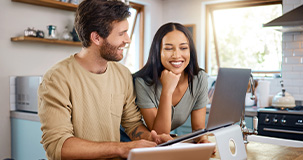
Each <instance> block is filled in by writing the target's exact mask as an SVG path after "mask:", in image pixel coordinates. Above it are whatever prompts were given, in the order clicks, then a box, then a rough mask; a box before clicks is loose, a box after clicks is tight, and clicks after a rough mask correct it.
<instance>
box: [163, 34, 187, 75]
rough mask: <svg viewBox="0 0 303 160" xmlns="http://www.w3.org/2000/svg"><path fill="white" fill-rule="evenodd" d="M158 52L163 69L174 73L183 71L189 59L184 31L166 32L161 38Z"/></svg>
mask: <svg viewBox="0 0 303 160" xmlns="http://www.w3.org/2000/svg"><path fill="white" fill-rule="evenodd" d="M160 54H161V63H162V65H163V66H164V68H165V69H167V70H169V71H172V72H173V73H175V74H180V73H183V71H184V69H185V68H186V67H187V65H188V64H189V60H190V48H189V42H188V39H187V38H186V36H185V35H184V33H183V32H181V31H178V30H174V31H172V32H168V33H167V34H166V35H165V36H164V37H163V39H162V44H161V52H160Z"/></svg>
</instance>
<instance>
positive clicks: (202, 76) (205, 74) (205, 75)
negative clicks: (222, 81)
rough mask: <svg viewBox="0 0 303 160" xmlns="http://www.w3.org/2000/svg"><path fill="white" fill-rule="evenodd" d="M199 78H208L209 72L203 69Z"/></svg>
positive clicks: (199, 73)
mask: <svg viewBox="0 0 303 160" xmlns="http://www.w3.org/2000/svg"><path fill="white" fill-rule="evenodd" d="M197 78H198V79H205V78H206V79H207V78H208V74H207V73H206V72H205V70H203V69H201V70H200V71H199V72H198V75H197Z"/></svg>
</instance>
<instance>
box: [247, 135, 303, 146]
mask: <svg viewBox="0 0 303 160" xmlns="http://www.w3.org/2000/svg"><path fill="white" fill-rule="evenodd" d="M247 140H248V141H253V142H260V143H268V144H274V145H279V146H287V147H295V148H303V141H298V140H290V139H282V138H274V137H266V136H260V135H248V136H247Z"/></svg>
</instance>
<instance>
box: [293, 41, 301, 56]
mask: <svg viewBox="0 0 303 160" xmlns="http://www.w3.org/2000/svg"><path fill="white" fill-rule="evenodd" d="M302 43H303V42H302ZM302 46H303V45H302ZM293 55H294V56H303V49H294V50H293Z"/></svg>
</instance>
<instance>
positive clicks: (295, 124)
mask: <svg viewBox="0 0 303 160" xmlns="http://www.w3.org/2000/svg"><path fill="white" fill-rule="evenodd" d="M302 118H303V116H302V115H292V114H278V113H265V112H258V134H259V135H263V136H270V137H277V138H285V139H292V140H300V141H303V122H302Z"/></svg>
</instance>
